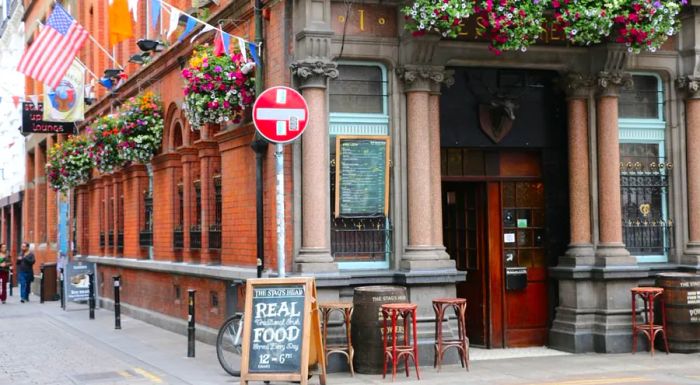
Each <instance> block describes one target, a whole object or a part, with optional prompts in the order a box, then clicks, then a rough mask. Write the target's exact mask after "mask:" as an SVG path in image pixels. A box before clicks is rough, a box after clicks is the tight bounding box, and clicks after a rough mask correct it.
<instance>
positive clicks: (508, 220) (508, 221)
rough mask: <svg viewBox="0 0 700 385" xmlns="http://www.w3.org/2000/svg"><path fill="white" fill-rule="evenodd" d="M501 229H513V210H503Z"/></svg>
mask: <svg viewBox="0 0 700 385" xmlns="http://www.w3.org/2000/svg"><path fill="white" fill-rule="evenodd" d="M503 227H515V210H503Z"/></svg>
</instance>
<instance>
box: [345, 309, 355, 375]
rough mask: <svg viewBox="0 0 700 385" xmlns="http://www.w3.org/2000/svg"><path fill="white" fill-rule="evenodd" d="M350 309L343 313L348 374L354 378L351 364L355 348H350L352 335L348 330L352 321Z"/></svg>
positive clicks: (353, 368)
mask: <svg viewBox="0 0 700 385" xmlns="http://www.w3.org/2000/svg"><path fill="white" fill-rule="evenodd" d="M352 310H353V309H352V308H346V309H345V311H344V313H345V334H346V338H347V340H348V365H349V366H350V374H351V375H352V376H353V377H355V367H354V366H353V364H352V362H353V360H354V359H355V348H353V347H352V333H351V329H350V325H351V322H350V321H351V320H352Z"/></svg>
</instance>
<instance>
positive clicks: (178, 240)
mask: <svg viewBox="0 0 700 385" xmlns="http://www.w3.org/2000/svg"><path fill="white" fill-rule="evenodd" d="M183 247H185V233H184V232H183V231H182V229H175V230H173V248H175V249H182V248H183Z"/></svg>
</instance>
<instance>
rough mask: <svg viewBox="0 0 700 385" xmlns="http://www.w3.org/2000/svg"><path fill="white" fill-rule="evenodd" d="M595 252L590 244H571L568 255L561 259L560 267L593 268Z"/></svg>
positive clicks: (567, 251) (567, 250)
mask: <svg viewBox="0 0 700 385" xmlns="http://www.w3.org/2000/svg"><path fill="white" fill-rule="evenodd" d="M594 263H595V250H594V249H593V245H592V244H590V243H582V244H570V245H569V247H568V248H567V249H566V253H565V254H564V255H563V256H561V257H559V266H567V267H568V266H570V267H577V266H593V264H594Z"/></svg>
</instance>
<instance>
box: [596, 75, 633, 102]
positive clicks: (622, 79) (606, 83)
mask: <svg viewBox="0 0 700 385" xmlns="http://www.w3.org/2000/svg"><path fill="white" fill-rule="evenodd" d="M632 84H633V82H632V75H630V74H629V73H627V72H622V71H614V72H608V71H600V72H599V73H598V95H599V96H613V97H618V96H620V91H622V89H623V88H624V89H627V88H630V87H632Z"/></svg>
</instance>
